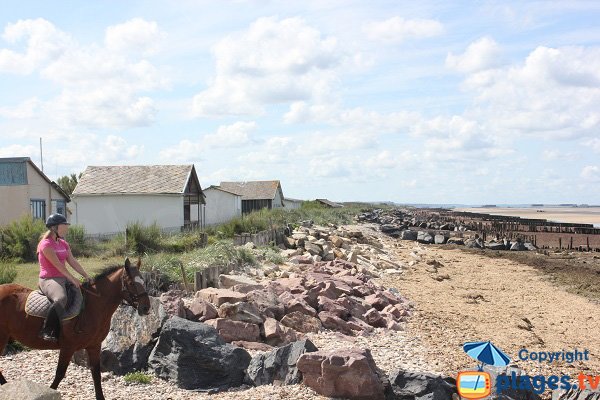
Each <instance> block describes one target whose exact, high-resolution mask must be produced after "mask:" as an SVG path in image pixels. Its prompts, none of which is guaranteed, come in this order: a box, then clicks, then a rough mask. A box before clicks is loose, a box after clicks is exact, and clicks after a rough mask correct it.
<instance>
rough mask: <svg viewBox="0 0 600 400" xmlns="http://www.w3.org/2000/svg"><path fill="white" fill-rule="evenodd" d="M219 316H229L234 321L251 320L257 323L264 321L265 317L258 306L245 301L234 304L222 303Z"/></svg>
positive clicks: (252, 322)
mask: <svg viewBox="0 0 600 400" xmlns="http://www.w3.org/2000/svg"><path fill="white" fill-rule="evenodd" d="M219 317H221V318H228V319H230V320H232V321H241V322H250V323H251V324H256V325H260V324H262V323H263V318H262V316H261V315H260V311H259V310H258V307H256V306H255V305H254V304H252V303H248V302H245V301H240V302H239V303H234V304H231V303H224V304H221V307H219Z"/></svg>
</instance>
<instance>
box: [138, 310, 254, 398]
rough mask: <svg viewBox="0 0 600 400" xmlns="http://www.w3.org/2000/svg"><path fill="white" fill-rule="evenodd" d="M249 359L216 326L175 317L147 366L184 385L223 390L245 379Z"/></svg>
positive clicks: (242, 350) (169, 321) (168, 325)
mask: <svg viewBox="0 0 600 400" xmlns="http://www.w3.org/2000/svg"><path fill="white" fill-rule="evenodd" d="M250 360H251V357H250V354H248V352H247V351H246V350H244V349H242V348H239V347H236V346H233V345H230V344H227V343H225V342H224V341H223V339H222V338H221V337H220V336H219V335H218V333H217V331H216V330H215V329H214V328H213V327H211V326H209V325H206V324H203V323H201V322H193V321H188V320H185V319H182V318H177V317H173V318H171V319H169V320H168V321H167V322H166V323H165V324H164V326H163V329H162V331H161V333H160V336H159V338H158V343H157V344H156V347H154V349H153V350H152V353H151V354H150V359H149V361H148V366H149V369H150V370H151V371H153V372H154V373H155V374H156V375H157V376H158V377H160V378H162V379H166V380H169V381H173V382H175V383H176V384H177V386H179V387H180V388H183V389H188V390H194V389H203V390H208V389H217V390H223V389H227V388H230V387H236V386H240V385H241V384H242V383H243V379H244V371H245V370H246V368H247V367H248V365H249V364H250Z"/></svg>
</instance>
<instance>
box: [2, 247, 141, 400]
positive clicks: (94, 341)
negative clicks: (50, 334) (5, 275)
mask: <svg viewBox="0 0 600 400" xmlns="http://www.w3.org/2000/svg"><path fill="white" fill-rule="evenodd" d="M140 264H141V263H140V261H139V260H138V262H137V266H132V265H131V263H130V261H129V259H126V260H125V264H124V265H123V266H122V267H121V266H115V267H109V268H107V269H105V270H104V271H103V272H101V273H100V274H99V275H98V276H97V277H95V278H94V280H93V281H92V282H87V283H84V284H83V285H82V289H83V290H82V292H83V293H84V304H85V308H84V309H83V310H82V311H81V313H80V314H79V315H78V316H77V317H75V318H73V319H71V320H67V321H63V323H62V329H61V330H60V336H59V338H58V341H57V342H51V341H45V340H43V339H41V338H40V337H38V332H39V331H40V329H41V327H42V323H43V318H40V317H32V316H30V315H27V314H26V313H25V302H26V300H27V296H28V295H29V293H30V292H31V289H28V288H26V287H23V286H21V285H17V284H5V285H0V316H1V317H0V354H2V352H3V351H4V348H5V347H6V345H7V344H8V342H9V340H18V341H19V342H20V343H22V344H24V345H25V346H28V347H31V348H34V349H42V350H48V349H52V350H60V353H59V356H58V366H57V367H56V374H55V376H54V381H53V382H52V384H51V385H50V387H51V388H52V389H56V388H58V385H59V383H60V381H61V380H62V379H63V378H64V377H65V374H66V371H67V367H68V366H69V363H70V362H71V357H72V356H73V354H74V353H75V352H76V351H78V350H81V349H85V350H86V351H87V355H88V360H89V365H90V369H91V372H92V379H93V381H94V391H95V393H96V400H104V394H103V393H102V384H101V379H100V347H101V344H102V341H103V340H104V338H105V337H106V336H107V335H108V332H109V330H110V320H111V318H112V315H113V313H114V312H115V311H116V309H117V307H118V306H119V304H121V302H123V301H125V303H126V304H129V305H131V306H133V307H135V308H136V309H137V312H138V314H139V315H147V314H148V313H149V312H150V298H149V297H148V293H146V288H145V284H144V281H143V279H142V277H141V276H140V272H139V268H140ZM5 383H6V379H5V378H4V376H3V375H2V372H1V371H0V385H3V384H5Z"/></svg>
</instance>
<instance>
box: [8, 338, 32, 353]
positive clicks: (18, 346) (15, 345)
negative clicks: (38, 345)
mask: <svg viewBox="0 0 600 400" xmlns="http://www.w3.org/2000/svg"><path fill="white" fill-rule="evenodd" d="M4 351H5V352H6V354H17V353H20V352H22V351H31V348H30V347H27V346H25V345H24V344H22V343H21V342H17V341H16V340H12V341H10V342H8V344H7V345H6V348H5V350H4Z"/></svg>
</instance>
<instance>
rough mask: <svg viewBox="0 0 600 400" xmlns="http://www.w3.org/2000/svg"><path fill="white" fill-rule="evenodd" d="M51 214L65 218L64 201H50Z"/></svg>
mask: <svg viewBox="0 0 600 400" xmlns="http://www.w3.org/2000/svg"><path fill="white" fill-rule="evenodd" d="M52 212H55V213H59V214H62V215H64V216H65V217H66V216H67V206H66V203H65V201H64V200H52Z"/></svg>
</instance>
